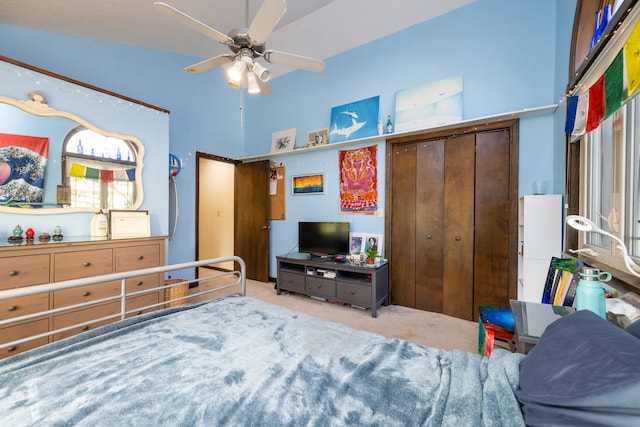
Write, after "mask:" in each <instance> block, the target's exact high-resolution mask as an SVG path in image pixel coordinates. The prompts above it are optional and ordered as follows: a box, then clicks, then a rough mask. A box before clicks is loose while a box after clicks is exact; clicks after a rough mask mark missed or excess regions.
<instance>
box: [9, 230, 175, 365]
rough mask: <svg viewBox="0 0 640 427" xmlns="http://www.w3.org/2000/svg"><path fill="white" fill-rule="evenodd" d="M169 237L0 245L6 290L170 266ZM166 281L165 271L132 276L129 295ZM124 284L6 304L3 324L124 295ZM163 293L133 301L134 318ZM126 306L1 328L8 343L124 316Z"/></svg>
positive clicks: (113, 304) (16, 350)
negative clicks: (167, 257) (167, 259)
mask: <svg viewBox="0 0 640 427" xmlns="http://www.w3.org/2000/svg"><path fill="white" fill-rule="evenodd" d="M164 244H165V243H164V238H161V237H158V238H155V237H154V238H146V239H131V240H101V241H81V239H80V240H79V241H74V242H71V241H69V242H64V241H63V242H55V243H38V244H35V245H33V246H26V245H25V246H0V290H2V289H12V288H17V287H23V286H33V285H40V284H46V283H52V282H60V281H63V280H70V279H80V278H84V277H91V276H98V275H102V274H109V273H116V272H125V271H132V270H137V269H142V268H150V267H157V266H161V265H164ZM163 283H164V276H163V274H162V273H159V274H149V275H144V276H136V277H131V278H129V279H127V280H126V288H127V293H135V292H137V291H142V290H147V289H151V288H155V287H157V286H160V285H162V284H163ZM120 290H121V283H120V281H111V282H105V283H100V284H95V285H87V286H82V287H78V288H72V289H64V290H58V291H55V292H53V291H52V292H48V293H43V294H38V295H35V296H29V297H21V298H12V299H9V300H2V301H0V320H4V319H9V318H15V317H18V316H23V315H26V314H31V313H36V312H40V311H44V310H48V309H60V308H63V307H68V306H71V305H75V304H80V303H84V302H90V301H97V300H100V299H103V298H109V297H114V296H117V295H119V294H120ZM160 292H161V291H158V292H150V293H143V294H138V295H135V294H134V295H132V296H128V297H127V310H128V311H129V310H136V309H139V310H138V311H134V312H133V313H131V314H129V316H132V315H137V314H141V313H143V312H145V311H149V310H150V309H143V307H145V306H148V305H152V304H156V303H158V302H160V297H161V296H160ZM119 311H120V302H119V301H112V302H105V303H101V304H98V305H95V306H91V307H87V308H77V309H71V310H66V311H62V312H59V313H55V314H53V315H49V316H42V317H38V318H35V319H31V320H28V321H25V322H21V323H19V324H17V325H11V326H7V327H0V339H1V340H2V342H10V341H14V340H17V339H21V338H25V337H27V336H33V335H36V334H39V333H45V332H47V331H50V330H51V331H53V330H57V329H61V328H66V327H69V326H72V325H74V324H77V323H83V322H90V321H91V320H93V319H100V318H102V317H108V316H111V315H114V314H117V313H119ZM116 320H118V318H117V317H116V318H113V319H107V320H102V321H98V322H90V323H88V324H87V325H83V326H79V327H76V328H73V329H69V330H66V331H63V332H60V333H57V334H55V335H54V336H53V337H51V338H49V337H45V338H39V339H37V340H34V341H30V342H28V343H25V344H22V345H19V346H15V347H13V348H9V349H4V350H2V352H1V353H0V357H6V356H9V355H12V354H17V353H19V352H21V351H25V350H28V349H30V348H34V347H37V346H40V345H43V344H46V343H47V342H49V341H54V340H58V339H61V338H65V337H68V336H71V335H74V334H77V333H80V332H83V331H86V330H89V329H93V328H96V327H98V326H102V325H105V324H107V323H111V322H114V321H116Z"/></svg>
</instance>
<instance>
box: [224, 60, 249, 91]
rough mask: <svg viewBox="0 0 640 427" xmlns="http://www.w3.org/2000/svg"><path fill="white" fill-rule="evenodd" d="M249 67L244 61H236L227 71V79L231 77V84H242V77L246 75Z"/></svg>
mask: <svg viewBox="0 0 640 427" xmlns="http://www.w3.org/2000/svg"><path fill="white" fill-rule="evenodd" d="M246 69H247V66H246V64H245V62H244V61H243V60H242V59H240V58H239V59H236V60H235V62H234V63H233V65H232V66H231V67H229V69H228V70H227V77H229V84H231V82H233V83H235V84H237V85H240V82H242V75H243V74H244V73H245V71H246Z"/></svg>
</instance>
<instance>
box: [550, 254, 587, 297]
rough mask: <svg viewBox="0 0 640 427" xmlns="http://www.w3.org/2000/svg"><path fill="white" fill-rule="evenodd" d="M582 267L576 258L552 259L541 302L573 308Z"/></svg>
mask: <svg viewBox="0 0 640 427" xmlns="http://www.w3.org/2000/svg"><path fill="white" fill-rule="evenodd" d="M582 266H583V263H582V261H579V260H577V259H575V258H557V257H551V262H550V263H549V270H548V272H547V278H546V281H545V285H544V289H543V292H542V299H541V301H540V302H542V303H543V304H553V305H564V306H572V305H573V300H574V298H575V290H576V287H577V286H578V281H579V275H578V274H577V272H578V269H579V268H580V267H582Z"/></svg>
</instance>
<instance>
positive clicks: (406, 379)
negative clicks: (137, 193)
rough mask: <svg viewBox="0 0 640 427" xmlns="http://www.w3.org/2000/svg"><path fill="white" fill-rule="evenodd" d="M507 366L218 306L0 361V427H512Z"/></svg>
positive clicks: (268, 312)
mask: <svg viewBox="0 0 640 427" xmlns="http://www.w3.org/2000/svg"><path fill="white" fill-rule="evenodd" d="M379 321H383V320H382V319H379ZM451 332H452V333H455V331H451ZM521 358H522V356H521V355H517V354H511V353H508V352H505V351H502V350H496V351H494V352H493V354H492V355H491V357H490V358H485V357H482V356H479V355H477V354H472V353H468V352H464V351H452V352H448V351H444V350H438V349H433V348H428V347H425V346H421V345H418V344H413V343H410V342H407V341H402V340H398V339H388V338H384V337H382V336H379V335H376V334H371V333H368V332H363V331H358V330H355V329H351V328H349V327H346V326H343V325H340V324H336V323H332V322H328V321H325V320H321V319H318V318H314V317H311V316H307V315H304V314H301V313H298V312H295V311H291V310H287V309H283V308H281V307H277V306H274V305H272V304H268V303H265V302H262V301H259V300H255V299H252V298H249V297H230V298H225V299H222V300H219V301H215V302H211V303H206V304H201V305H197V306H182V307H178V308H174V309H169V310H165V311H163V312H161V313H155V314H150V315H143V316H140V317H137V318H133V319H128V320H125V321H123V322H119V323H118V324H112V325H108V326H105V327H103V328H100V329H96V330H95V331H90V332H87V333H84V334H81V335H78V336H75V337H71V338H69V339H66V340H63V341H59V342H56V343H53V344H50V345H48V346H45V347H41V348H39V349H35V350H32V351H30V352H26V353H23V354H19V355H16V356H13V357H11V358H9V359H5V360H3V361H0V414H1V415H0V418H1V419H2V422H1V424H2V425H7V426H9V425H11V426H23V425H38V426H57V425H59V426H62V425H86V426H101V425H104V426H124V425H135V426H143V425H150V426H161V425H171V426H178V425H180V426H187V425H189V426H190V425H206V426H213V425H261V426H270V425H291V426H299V425H312V426H343V425H367V426H371V425H378V426H393V425H402V426H415V425H432V426H440V425H445V426H456V427H462V426H479V425H487V426H498V425H514V426H518V425H523V422H522V415H521V412H520V408H519V404H518V401H517V400H516V398H515V396H514V390H515V388H516V387H517V385H518V372H519V371H518V369H519V367H518V365H519V362H520V360H521Z"/></svg>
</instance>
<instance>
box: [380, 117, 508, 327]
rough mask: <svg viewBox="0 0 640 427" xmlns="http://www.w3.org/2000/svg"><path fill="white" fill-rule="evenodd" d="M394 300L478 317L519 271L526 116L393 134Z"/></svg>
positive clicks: (390, 244) (390, 227) (389, 222)
mask: <svg viewBox="0 0 640 427" xmlns="http://www.w3.org/2000/svg"><path fill="white" fill-rule="evenodd" d="M387 150H388V153H389V156H388V159H389V160H388V164H387V167H388V173H387V176H388V180H387V194H388V195H387V216H386V235H387V236H388V237H387V251H388V254H389V258H390V267H389V268H390V284H391V289H390V292H391V302H392V303H393V304H399V305H404V306H407V307H412V308H418V309H421V310H428V311H434V312H440V313H444V314H448V315H451V316H455V317H459V318H463V319H468V320H473V319H477V318H478V314H479V313H478V306H479V305H480V304H487V305H492V306H501V307H508V306H509V300H510V299H512V298H515V295H516V280H517V258H516V255H515V248H516V247H517V200H518V199H517V194H518V179H517V177H518V172H517V159H518V149H517V121H512V122H508V123H498V124H494V125H487V126H485V127H484V128H483V130H482V131H479V130H478V129H477V128H475V127H474V128H464V129H454V130H446V131H441V132H438V133H436V134H425V135H418V136H416V135H412V136H407V137H402V138H397V139H393V140H389V141H388V145H387Z"/></svg>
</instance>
